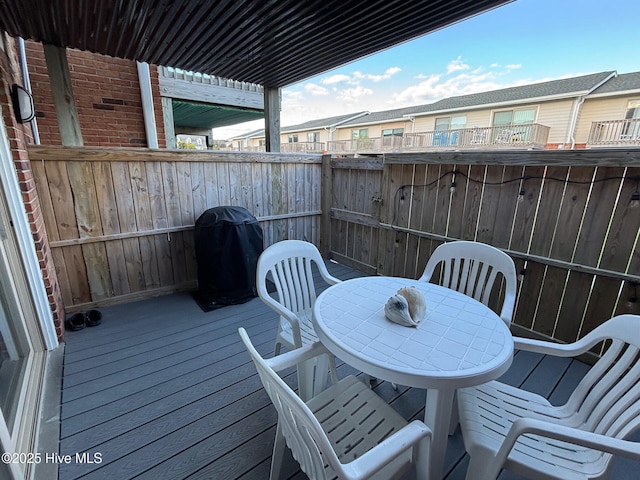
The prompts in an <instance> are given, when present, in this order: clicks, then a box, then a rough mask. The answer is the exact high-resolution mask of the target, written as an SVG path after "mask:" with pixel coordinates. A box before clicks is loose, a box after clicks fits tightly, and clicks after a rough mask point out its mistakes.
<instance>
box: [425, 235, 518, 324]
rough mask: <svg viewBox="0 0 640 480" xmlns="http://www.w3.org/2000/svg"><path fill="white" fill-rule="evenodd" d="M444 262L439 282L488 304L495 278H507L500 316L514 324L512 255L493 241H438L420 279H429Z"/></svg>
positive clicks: (514, 275) (514, 273) (514, 289)
mask: <svg viewBox="0 0 640 480" xmlns="http://www.w3.org/2000/svg"><path fill="white" fill-rule="evenodd" d="M440 263H442V265H443V268H442V273H441V282H440V285H442V286H445V287H447V288H451V289H452V290H456V291H458V292H462V293H464V294H465V295H468V296H470V297H472V298H475V299H476V300H478V301H480V302H482V303H483V304H485V305H487V306H489V300H490V297H491V291H492V289H493V285H494V283H495V281H496V280H497V279H498V278H500V277H499V276H498V274H501V276H502V277H503V278H504V281H505V288H504V299H503V302H502V309H501V310H500V312H496V313H499V314H500V318H502V320H504V322H505V323H506V324H507V326H510V325H511V320H512V319H513V310H514V308H515V304H516V291H517V277H516V267H515V265H514V263H513V260H511V257H510V256H509V255H507V254H506V253H504V252H503V251H502V250H499V249H497V248H495V247H492V246H491V245H487V244H486V243H480V242H470V241H465V240H459V241H455V242H448V243H443V244H442V245H439V246H438V248H436V249H435V250H434V251H433V253H432V254H431V257H429V260H428V261H427V265H426V267H425V269H424V273H423V274H422V276H421V277H420V280H423V281H426V282H428V281H430V280H431V277H432V276H433V274H434V272H435V270H436V267H437V266H438V264H440Z"/></svg>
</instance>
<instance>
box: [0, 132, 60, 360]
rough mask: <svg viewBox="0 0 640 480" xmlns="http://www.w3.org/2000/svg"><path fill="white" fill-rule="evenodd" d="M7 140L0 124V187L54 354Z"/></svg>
mask: <svg viewBox="0 0 640 480" xmlns="http://www.w3.org/2000/svg"><path fill="white" fill-rule="evenodd" d="M7 138H8V137H7V132H6V129H5V126H4V121H0V187H1V190H3V191H4V194H5V198H6V202H7V208H8V209H9V215H10V216H11V220H12V222H13V229H14V232H15V235H16V238H17V241H18V248H19V249H20V255H21V257H22V258H21V260H22V263H23V265H24V271H25V275H26V277H27V280H28V283H29V288H30V290H31V291H30V292H29V294H30V296H31V298H32V299H33V304H34V308H35V309H36V313H37V320H38V324H39V327H40V331H41V333H42V337H43V341H44V344H45V346H46V349H47V350H53V349H54V348H56V347H57V346H58V337H57V335H56V330H55V326H54V324H53V317H52V314H51V309H50V307H49V302H48V300H47V292H46V290H45V288H44V283H43V281H42V272H41V270H40V265H39V262H38V256H37V254H36V249H35V245H34V243H33V238H32V236H31V229H30V227H29V222H28V219H27V214H26V212H25V211H24V204H23V203H22V195H21V194H20V187H19V186H18V185H19V184H18V176H17V174H16V171H15V167H14V163H13V159H12V157H11V150H10V148H9V142H8V139H7ZM5 228H8V226H5Z"/></svg>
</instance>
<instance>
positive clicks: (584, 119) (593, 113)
mask: <svg viewBox="0 0 640 480" xmlns="http://www.w3.org/2000/svg"><path fill="white" fill-rule="evenodd" d="M629 100H640V94H638V95H636V96H624V97H605V98H590V99H587V100H585V102H584V104H583V105H582V109H581V113H580V118H579V119H578V127H577V129H576V143H586V142H587V139H588V138H589V130H590V129H591V124H592V123H593V122H602V121H605V120H622V119H624V116H625V113H626V112H627V104H628V103H629Z"/></svg>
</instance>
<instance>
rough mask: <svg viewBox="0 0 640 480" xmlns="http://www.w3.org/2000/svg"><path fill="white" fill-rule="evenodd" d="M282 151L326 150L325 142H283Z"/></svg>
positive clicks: (305, 151) (315, 151)
mask: <svg viewBox="0 0 640 480" xmlns="http://www.w3.org/2000/svg"><path fill="white" fill-rule="evenodd" d="M280 151H281V152H284V153H322V152H323V151H324V142H287V143H281V144H280Z"/></svg>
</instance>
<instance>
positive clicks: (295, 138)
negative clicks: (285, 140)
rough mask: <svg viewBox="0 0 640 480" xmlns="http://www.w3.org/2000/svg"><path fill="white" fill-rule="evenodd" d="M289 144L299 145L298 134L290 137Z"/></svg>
mask: <svg viewBox="0 0 640 480" xmlns="http://www.w3.org/2000/svg"><path fill="white" fill-rule="evenodd" d="M289 143H298V134H295V135H289Z"/></svg>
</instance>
